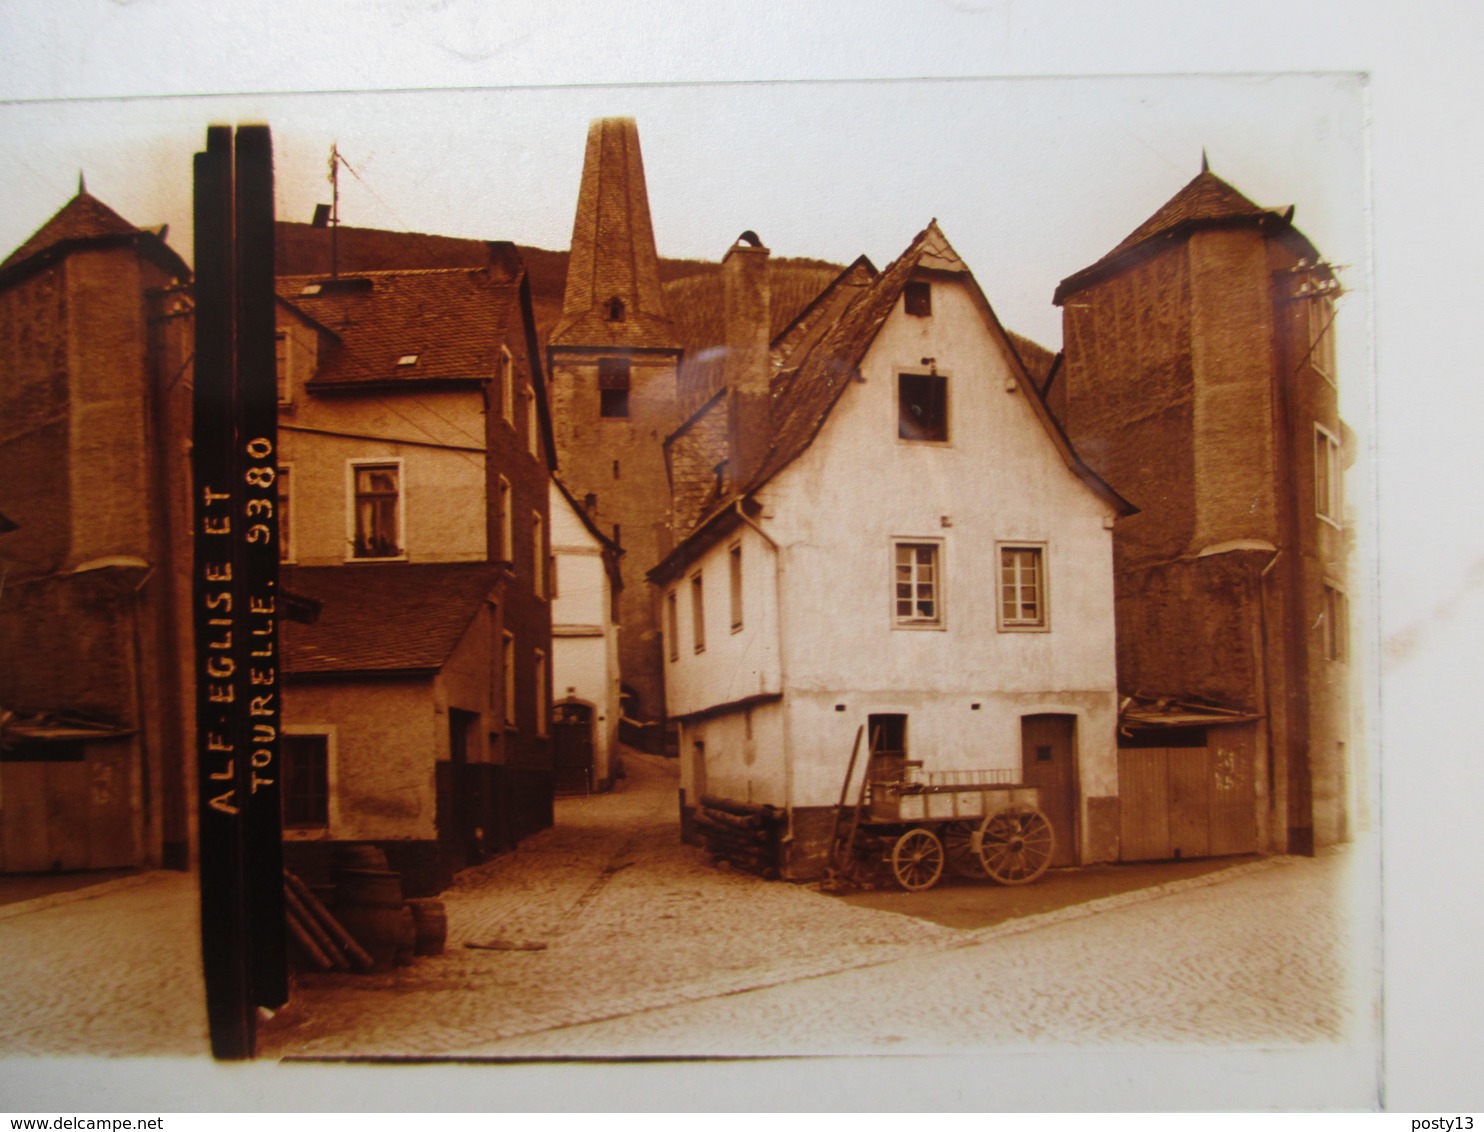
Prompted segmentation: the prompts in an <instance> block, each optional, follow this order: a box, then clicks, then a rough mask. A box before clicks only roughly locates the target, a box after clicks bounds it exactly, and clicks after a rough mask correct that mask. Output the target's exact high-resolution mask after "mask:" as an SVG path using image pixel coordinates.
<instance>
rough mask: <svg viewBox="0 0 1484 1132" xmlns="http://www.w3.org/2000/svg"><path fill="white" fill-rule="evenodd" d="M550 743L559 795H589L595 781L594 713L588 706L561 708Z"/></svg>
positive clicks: (559, 708) (559, 707)
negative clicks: (593, 776) (593, 777)
mask: <svg viewBox="0 0 1484 1132" xmlns="http://www.w3.org/2000/svg"><path fill="white" fill-rule="evenodd" d="M551 740H552V742H551V747H552V757H553V759H554V760H555V763H556V784H555V785H556V790H557V793H559V794H586V793H587V792H588V791H589V790H591V789H592V780H593V779H592V775H593V709H592V708H591V707H589V706H588V705H587V704H572V703H567V704H558V705H557V709H556V718H555V719H554V720H553V722H552V725H551Z"/></svg>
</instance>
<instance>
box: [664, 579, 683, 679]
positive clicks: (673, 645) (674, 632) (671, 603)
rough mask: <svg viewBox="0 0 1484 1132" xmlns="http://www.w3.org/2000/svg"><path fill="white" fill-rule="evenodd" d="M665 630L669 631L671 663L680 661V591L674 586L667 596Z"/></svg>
mask: <svg viewBox="0 0 1484 1132" xmlns="http://www.w3.org/2000/svg"><path fill="white" fill-rule="evenodd" d="M665 622H666V624H665V628H666V629H667V630H668V631H669V637H670V644H669V647H668V650H667V651H668V653H669V656H670V660H671V661H677V660H679V659H680V591H679V590H678V589H676V588H675V587H674V586H671V587H670V590H669V592H668V593H666V594H665Z"/></svg>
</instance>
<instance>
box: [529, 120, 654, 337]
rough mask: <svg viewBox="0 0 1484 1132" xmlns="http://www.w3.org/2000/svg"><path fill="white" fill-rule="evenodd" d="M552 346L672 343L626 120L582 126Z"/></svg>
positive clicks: (635, 141)
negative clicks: (578, 183)
mask: <svg viewBox="0 0 1484 1132" xmlns="http://www.w3.org/2000/svg"><path fill="white" fill-rule="evenodd" d="M551 344H552V345H553V346H606V347H626V348H629V349H642V350H656V349H659V350H674V349H676V348H677V344H676V341H675V331H674V328H673V327H672V325H671V323H670V319H669V316H668V315H667V314H666V312H665V301H664V296H663V294H662V293H661V290H660V268H659V256H658V254H657V253H656V251H655V245H654V227H653V225H652V224H651V222H650V219H649V193H648V191H647V189H646V187H645V183H644V159H643V156H642V155H641V154H640V151H639V127H638V126H637V125H636V124H635V122H634V120H633V119H632V118H598V119H595V120H594V121H593V122H592V124H591V125H590V126H589V127H588V131H587V155H586V158H585V159H584V161H583V165H582V188H581V190H580V191H579V193H578V196H577V217H576V219H575V220H574V221H573V224H572V252H571V258H570V260H569V261H568V265H567V288H566V292H565V294H564V296H563V300H562V317H561V321H560V322H558V323H557V326H556V329H555V330H554V331H553V332H552V335H551Z"/></svg>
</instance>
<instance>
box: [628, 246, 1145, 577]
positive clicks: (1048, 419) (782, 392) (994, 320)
mask: <svg viewBox="0 0 1484 1132" xmlns="http://www.w3.org/2000/svg"><path fill="white" fill-rule="evenodd" d="M858 265H859V261H858V262H857V265H853V266H852V268H851V269H848V270H847V272H845V273H844V274H842V276H841V277H840V279H839V280H837V284H836V286H837V288H838V293H837V294H836V295H834V296H832V297H831V296H822V298H824V299H825V301H826V302H831V301H833V302H834V303H835V304H836V306H835V307H834V309H833V310H832V313H833V314H834V315H835V317H834V319H833V321H831V322H828V323H826V324H825V325H823V326H822V327H820V328H816V331H815V332H811V334H810V335H809V336H808V337H807V338H805V339H804V340H803V341H802V342H801V343H800V344H799V345H798V346H797V347H796V348H795V349H794V350H793V352H792V353H791V354H790V356H789V357H788V358H787V359H785V361H784V363H783V368H782V370H781V371H780V373H779V374H778V375H777V376H775V378H774V382H773V389H772V397H771V423H772V432H773V443H772V445H771V447H770V448H769V450H768V452H767V454H766V456H765V457H764V458H763V461H762V463H761V465H760V466H759V468H758V471H757V473H756V475H754V476H753V477H752V479H751V480H750V481H749V482H748V483H746V484H738V485H734V490H733V491H732V492H730V493H729V494H727V495H726V496H724V497H722V498H720V499H718V500H717V501H716V502H715V503H714V504H713V505H712V506H711V507H710V508H709V510H708V511H707V512H706V513H705V514H704V515H702V516H701V518H700V520H699V521H698V522H697V524H696V526H695V528H694V530H692V531H691V532H690V534H689V535H687V536H686V537H685V538H684V539H683V540H682V541H681V542H680V544H679V545H678V546H677V547H676V548H675V550H674V551H672V552H671V553H670V554H669V555H668V556H667V557H666V558H665V559H664V560H663V561H662V562H661V563H660V564H659V565H658V566H656V567H655V568H654V570H652V571H651V572H650V577H651V578H653V579H655V580H663V579H664V578H667V577H668V576H669V575H670V574H671V573H672V572H673V571H674V570H675V569H677V568H678V566H679V564H681V563H683V562H687V561H690V560H691V559H692V557H693V555H694V554H695V553H696V552H697V551H698V549H699V548H700V546H702V545H705V544H709V537H710V533H712V532H715V531H720V530H722V529H723V528H724V526H725V524H724V522H723V519H724V516H725V514H726V513H727V512H729V511H731V510H733V509H734V506H735V505H736V504H737V503H738V502H739V501H742V500H745V499H746V497H748V496H750V495H752V494H753V493H754V492H756V491H758V490H759V489H760V488H762V487H763V486H764V485H765V484H766V483H767V482H768V481H769V480H770V479H772V478H773V477H774V476H775V475H777V474H778V473H779V472H781V471H782V470H783V469H784V468H786V467H787V466H788V465H789V464H791V463H792V462H793V461H794V460H796V459H798V457H799V456H801V455H803V454H804V452H806V451H807V450H808V448H809V446H810V445H811V444H813V443H814V438H815V437H816V436H818V435H819V432H820V430H821V429H822V428H823V427H824V423H825V421H826V420H827V419H828V418H829V415H830V412H831V411H832V410H833V409H834V407H835V405H836V403H837V402H838V401H839V400H840V397H841V396H842V395H843V394H844V392H845V389H846V387H847V386H849V385H851V384H852V383H853V382H854V381H855V380H856V379H858V378H859V376H860V364H861V362H862V361H863V360H864V358H865V356H866V354H867V352H868V351H869V350H870V348H871V346H872V344H873V343H874V342H875V341H876V336H877V334H878V333H880V331H881V327H882V326H883V325H884V324H885V322H886V320H887V318H888V317H889V316H890V315H891V313H892V311H893V310H895V309H896V305H897V301H898V300H899V299H900V297H901V294H902V290H903V288H904V287H905V286H906V284H907V281H908V280H909V279H910V278H911V277H912V275H913V273H914V272H917V271H920V270H922V271H937V272H945V273H952V274H954V275H958V276H961V277H962V278H963V280H964V281H965V282H966V284H967V285H968V287H969V289H970V292H971V294H972V296H973V298H974V300H975V302H976V304H977V305H978V307H979V309H980V311H981V312H982V313H983V314H984V316H985V317H986V319H987V320H988V321H989V323H990V324H991V325H992V326H993V327H994V328H995V330H996V331H997V332H998V333H999V335H1000V336H1001V337H1002V339H1003V340H1004V341H1005V342H1006V344H1007V346H1008V347H1009V348H1008V350H1007V358H1008V360H1009V362H1010V365H1011V367H1012V369H1013V370H1016V371H1018V373H1017V374H1016V377H1017V379H1018V388H1019V389H1020V390H1021V391H1022V392H1023V393H1024V395H1025V398H1026V402H1027V403H1028V404H1029V405H1030V406H1031V410H1032V412H1034V413H1035V415H1036V419H1037V420H1038V421H1040V423H1041V426H1042V428H1044V429H1045V430H1046V433H1047V435H1048V436H1049V437H1050V439H1051V441H1052V443H1053V444H1054V445H1055V446H1056V449H1057V451H1058V453H1059V454H1060V455H1061V457H1062V459H1063V461H1065V463H1066V464H1067V467H1068V468H1069V469H1070V470H1071V471H1072V472H1073V473H1074V474H1075V475H1076V476H1078V478H1080V479H1081V480H1082V481H1083V482H1084V483H1085V484H1087V486H1088V488H1089V489H1090V490H1092V491H1093V492H1094V493H1095V494H1097V495H1098V496H1100V497H1101V498H1103V499H1104V500H1105V501H1106V502H1108V503H1109V505H1110V506H1112V507H1113V508H1114V509H1115V510H1117V511H1118V512H1119V513H1120V514H1131V513H1133V512H1134V511H1136V510H1137V508H1135V507H1134V506H1133V505H1132V504H1130V503H1129V502H1128V501H1127V500H1126V499H1124V498H1123V497H1122V496H1120V495H1119V494H1118V493H1117V492H1116V491H1114V490H1113V489H1112V488H1111V487H1109V486H1108V484H1107V483H1105V482H1104V481H1103V480H1102V479H1101V478H1100V477H1099V476H1098V475H1097V474H1096V473H1095V472H1093V471H1092V469H1090V468H1089V467H1088V466H1087V465H1086V464H1084V463H1083V462H1082V460H1081V458H1080V457H1078V455H1077V453H1076V452H1075V451H1074V450H1073V449H1072V445H1071V442H1070V441H1069V440H1068V439H1067V436H1066V433H1065V432H1063V431H1062V429H1061V427H1060V425H1058V424H1057V423H1056V421H1055V419H1054V418H1053V417H1052V415H1051V413H1050V412H1049V411H1048V410H1047V408H1046V405H1045V403H1044V402H1043V401H1042V399H1041V394H1040V389H1039V385H1038V383H1037V382H1036V381H1035V380H1033V379H1032V374H1031V371H1030V370H1029V369H1028V368H1027V366H1026V363H1025V361H1024V360H1023V359H1022V357H1021V355H1020V352H1019V350H1018V349H1017V347H1016V346H1015V345H1013V344H1011V343H1010V338H1009V335H1008V334H1007V332H1006V331H1005V329H1004V327H1003V326H1002V325H1001V324H1000V321H999V316H998V315H996V314H995V312H994V309H993V308H992V307H991V306H990V305H989V300H988V299H987V298H985V296H984V292H983V291H982V290H981V289H980V287H979V284H978V281H977V280H975V278H974V276H973V273H972V272H970V271H969V269H968V267H967V266H966V265H965V264H964V262H963V261H962V260H961V259H960V258H959V256H958V253H957V252H955V251H954V250H953V247H952V245H951V244H949V243H948V240H947V238H946V237H945V236H944V235H943V233H942V231H941V230H940V229H939V228H938V222H937V221H936V220H934V221H932V222H931V223H929V224H928V226H927V227H926V228H925V229H923V230H922V231H921V232H919V233H918V234H917V236H916V237H915V238H914V239H913V241H912V243H911V245H910V246H909V247H908V248H907V250H906V251H905V252H903V253H902V254H901V255H900V256H899V257H898V258H897V259H896V260H895V261H893V262H892V263H891V264H890V265H889V266H888V267H887V268H886V270H884V271H883V272H881V273H880V275H877V276H875V277H874V278H873V279H871V280H870V281H869V282H863V281H862V279H861V278H860V276H859V274H858V273H857V272H856V268H857V267H858ZM853 273H854V274H853ZM1022 341H1023V342H1025V343H1027V344H1028V345H1031V346H1034V343H1030V342H1029V339H1023V340H1022ZM1038 349H1039V347H1038Z"/></svg>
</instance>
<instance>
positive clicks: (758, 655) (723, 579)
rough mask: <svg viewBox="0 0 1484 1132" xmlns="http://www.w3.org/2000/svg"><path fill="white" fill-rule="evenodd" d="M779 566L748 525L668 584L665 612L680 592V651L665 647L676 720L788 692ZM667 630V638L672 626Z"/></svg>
mask: <svg viewBox="0 0 1484 1132" xmlns="http://www.w3.org/2000/svg"><path fill="white" fill-rule="evenodd" d="M733 546H740V547H741V550H742V627H741V628H740V629H733V628H732V614H731V580H730V579H731V574H730V570H731V566H730V560H729V555H730V552H731V548H732V547H733ZM777 569H778V565H777V556H776V551H775V550H774V548H773V547H772V546H771V545H769V543H768V541H767V540H766V539H765V538H763V537H762V536H761V535H760V534H758V532H757V531H756V530H754V529H753V528H751V527H749V526H747V525H745V524H744V525H743V526H741V527H740V528H739V529H738V530H737V531H735V532H733V533H732V534H731V535H729V536H727V537H726V538H723V539H722V540H720V541H719V542H718V543H717V544H716V545H714V546H712V547H711V548H709V549H708V550H707V551H706V553H705V554H704V555H703V556H702V557H701V559H700V561H698V562H696V563H693V564H692V565H691V567H690V568H689V569H688V570H687V571H686V572H685V575H684V576H683V577H682V578H680V579H678V580H676V581H675V582H674V583H672V584H671V585H670V586H668V587H666V589H665V591H664V595H665V596H663V597H662V599H661V611H662V613H663V612H664V610H665V608H666V607H665V605H664V602H665V601H667V600H668V595H669V594H670V593H671V592H674V593H675V594H676V595H677V606H676V612H677V618H676V620H677V624H678V629H679V633H678V640H677V641H675V642H674V645H675V648H674V649H673V650H672V648H671V642H670V641H668V640H667V641H666V642H665V681H666V682H665V696H666V699H667V702H668V704H669V711H670V714H671V716H683V715H686V714H689V713H691V712H696V711H700V710H702V709H705V708H708V707H714V706H715V705H717V704H727V703H735V702H736V701H739V700H744V699H746V698H748V697H750V696H758V695H776V694H778V693H779V692H780V691H782V688H783V683H782V667H781V665H780V653H779V634H778V629H779V626H778V578H777ZM697 572H699V573H700V575H701V577H702V582H703V584H702V595H703V600H704V603H705V613H706V616H705V621H706V647H705V649H704V650H703V651H701V652H696V647H695V646H696V641H695V631H694V624H695V622H694V618H693V615H692V608H693V607H692V594H693V589H692V586H691V579H692V578H693V577H694V576H695V575H696V573H697ZM666 616H668V615H667V614H666ZM662 625H663V628H664V631H665V632H666V633H668V632H669V631H670V626H669V624H668V621H665V622H662ZM672 651H673V652H676V653H678V656H677V658H676V659H675V660H671V659H670V656H671V654H672Z"/></svg>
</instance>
